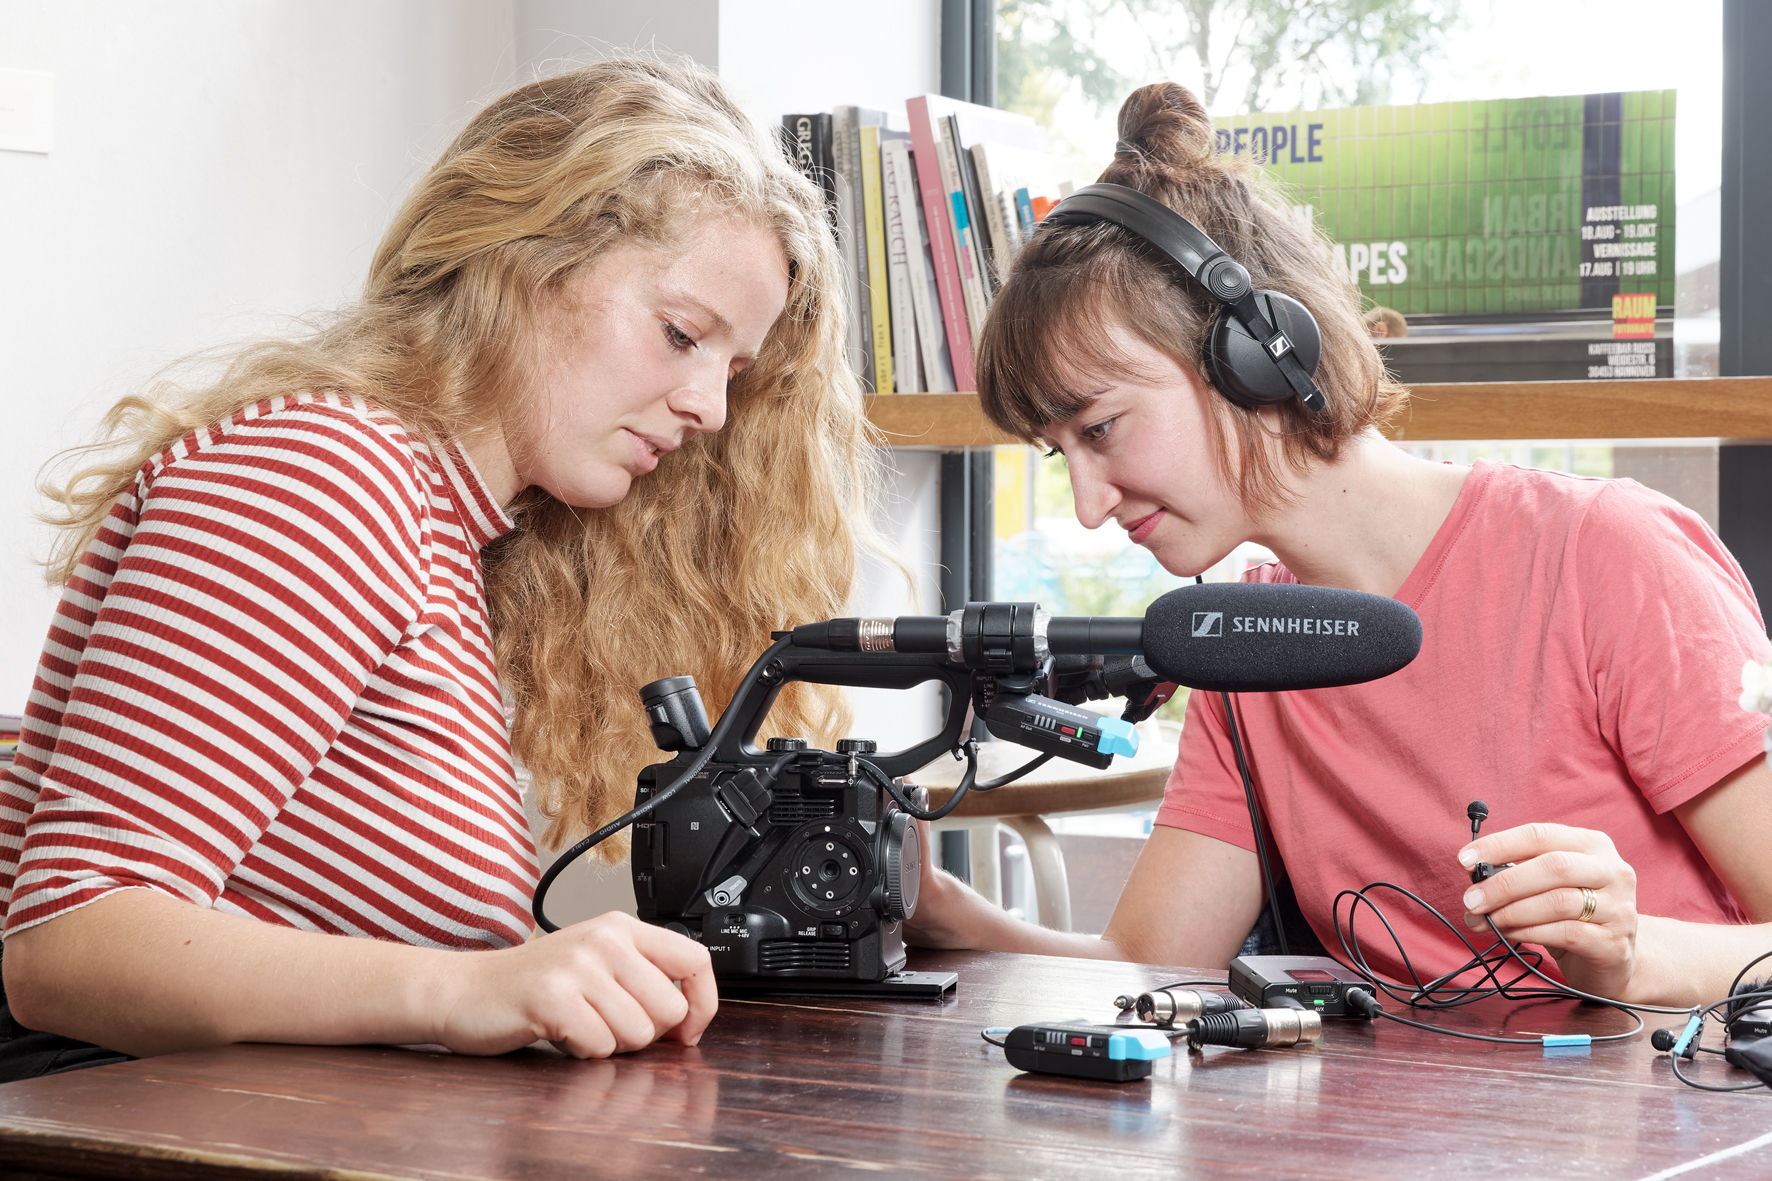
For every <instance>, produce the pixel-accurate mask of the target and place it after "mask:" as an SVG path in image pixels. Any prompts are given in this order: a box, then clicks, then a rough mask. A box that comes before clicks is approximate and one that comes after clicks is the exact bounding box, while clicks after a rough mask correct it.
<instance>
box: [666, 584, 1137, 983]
mask: <svg viewBox="0 0 1772 1181" xmlns="http://www.w3.org/2000/svg"><path fill="white" fill-rule="evenodd" d="M1048 622H1049V621H1048V618H1047V616H1046V614H1045V612H1043V611H1040V610H1039V609H1038V608H1037V607H1036V606H1035V605H1034V604H1032V603H973V604H970V605H968V606H967V607H966V608H965V609H964V610H962V611H956V612H954V613H953V615H951V616H947V617H931V618H923V619H900V620H897V621H890V620H879V621H876V620H830V621H827V622H825V623H820V624H811V625H808V626H805V627H800V628H796V629H794V630H793V631H791V632H786V633H777V634H776V643H775V644H774V646H773V647H771V648H770V649H769V650H768V651H767V652H766V653H765V654H764V655H763V657H762V658H761V659H760V660H759V661H758V662H757V664H756V665H754V666H753V667H752V669H751V672H750V673H749V674H748V675H747V676H746V678H745V680H744V682H743V683H742V684H741V686H740V688H739V690H738V692H737V694H736V695H735V697H734V699H733V701H732V704H731V705H730V706H728V708H727V710H726V712H725V714H724V715H723V717H722V719H721V724H720V727H719V728H718V730H717V731H715V730H710V728H709V726H708V722H707V717H706V714H705V713H704V711H703V708H702V702H701V698H700V695H699V693H698V692H697V691H696V688H695V684H694V681H693V679H692V678H689V677H667V678H665V679H664V680H661V681H655V682H653V683H652V684H650V685H647V686H646V687H645V688H644V689H643V690H642V691H641V696H642V700H643V702H644V706H645V709H646V713H647V718H648V720H649V722H650V723H651V727H652V733H653V737H654V740H655V741H657V742H658V744H659V746H660V748H661V749H663V750H666V751H671V752H676V757H675V758H673V759H672V760H671V761H670V762H667V763H660V764H658V765H656V766H653V767H648V768H646V770H644V771H643V772H641V774H640V779H639V787H638V790H637V792H636V794H635V811H636V812H643V814H644V817H643V818H642V819H639V820H637V821H635V823H634V839H633V852H632V857H631V864H632V872H633V880H634V894H635V899H636V902H637V905H638V912H639V915H640V917H641V918H643V919H645V920H647V921H648V922H652V923H658V924H661V925H664V926H667V927H670V928H672V929H674V930H677V931H680V932H682V933H684V934H686V935H688V936H690V937H691V938H693V939H696V940H698V941H699V942H701V943H702V944H704V945H705V946H706V947H707V948H708V950H709V952H710V953H711V954H712V958H713V964H714V971H715V974H716V975H717V976H718V977H720V979H721V980H722V982H723V983H726V982H734V981H744V980H777V981H795V980H801V981H803V980H808V979H813V980H830V981H864V982H877V981H882V980H885V979H886V978H887V977H888V976H890V975H892V974H893V973H896V972H898V971H899V970H900V969H902V968H903V966H904V963H905V948H904V940H903V937H902V935H901V934H900V924H901V923H902V922H903V921H904V920H905V919H906V918H909V917H910V916H911V915H912V914H913V913H914V912H915V910H916V906H917V885H918V875H919V872H920V870H921V865H922V858H923V856H924V850H923V849H922V848H921V844H920V837H919V834H918V830H917V827H916V825H915V823H914V821H915V820H916V819H933V818H936V817H938V816H939V815H941V814H944V813H945V811H946V809H945V808H944V809H943V810H942V812H930V811H928V810H927V809H926V804H925V799H924V798H923V797H922V794H921V792H920V791H918V790H916V789H912V788H910V787H908V786H907V785H906V784H905V782H904V779H903V776H905V775H908V774H910V773H912V772H915V771H916V770H918V769H919V768H921V767H923V766H925V765H927V764H928V763H929V762H930V761H932V760H933V759H935V758H937V757H939V756H940V755H942V754H943V753H945V752H948V751H957V750H960V749H962V748H963V746H964V744H963V743H962V732H963V730H964V729H965V727H966V723H967V720H968V713H969V712H973V713H976V715H977V716H978V717H979V718H981V719H982V720H983V721H984V723H985V725H986V726H987V728H989V729H990V730H991V732H992V733H993V734H996V735H997V736H999V737H1002V738H1006V739H1009V740H1012V741H1015V742H1018V743H1022V744H1024V745H1027V746H1030V747H1033V748H1034V749H1036V750H1039V751H1042V752H1045V753H1047V754H1048V755H1052V754H1056V755H1061V756H1063V757H1066V758H1070V759H1075V760H1078V761H1081V762H1085V763H1088V764H1090V765H1093V766H1098V767H1105V766H1107V765H1108V763H1109V762H1110V761H1111V759H1112V757H1113V755H1114V754H1116V753H1121V754H1131V753H1133V752H1134V751H1135V750H1136V746H1137V740H1136V736H1135V735H1134V734H1133V731H1132V726H1131V721H1130V720H1126V719H1120V720H1115V719H1110V718H1104V717H1101V716H1100V715H1097V714H1093V713H1090V712H1087V711H1085V710H1080V709H1076V708H1074V707H1073V706H1071V705H1068V704H1066V703H1065V702H1063V701H1060V700H1058V699H1057V698H1056V697H1053V696H1049V695H1048V694H1049V693H1059V694H1062V695H1063V696H1066V697H1070V698H1072V699H1073V700H1084V699H1086V698H1088V697H1089V696H1092V695H1093V696H1105V695H1108V694H1110V693H1112V694H1113V695H1116V696H1120V695H1129V700H1130V699H1136V700H1137V701H1138V702H1139V703H1140V705H1141V706H1148V708H1145V710H1144V712H1145V713H1147V714H1148V712H1149V710H1150V709H1154V708H1155V707H1156V705H1158V704H1161V701H1162V699H1163V698H1165V697H1166V696H1167V692H1166V691H1160V689H1159V687H1160V686H1161V685H1162V682H1161V680H1160V678H1158V677H1157V675H1156V674H1155V673H1153V672H1151V671H1150V669H1149V668H1148V666H1145V665H1144V662H1143V661H1142V660H1140V659H1138V658H1136V657H1135V656H1134V655H1131V654H1123V655H1120V656H1117V657H1111V658H1102V657H1098V656H1097V657H1091V656H1088V655H1072V656H1068V657H1065V658H1064V661H1063V666H1062V668H1060V669H1057V670H1055V667H1054V665H1055V661H1054V656H1053V653H1052V651H1051V648H1050V645H1049V644H1048V642H1047V635H1046V629H1047V625H1048ZM1117 622H1122V623H1126V624H1131V625H1133V626H1134V628H1136V626H1137V624H1138V623H1139V621H1137V620H1125V621H1117ZM895 625H896V626H895ZM893 631H897V632H898V634H897V635H896V636H894V635H893V634H891V633H892V632H893ZM1118 638H1119V641H1120V642H1119V644H1118V646H1120V647H1132V648H1135V647H1136V645H1137V643H1138V635H1137V633H1136V630H1130V631H1125V632H1124V634H1122V635H1120V636H1119V637H1118ZM1072 646H1073V647H1074V646H1075V645H1072ZM931 680H933V681H939V682H941V683H942V684H944V685H945V686H946V687H947V689H948V698H949V701H948V706H949V708H948V714H947V718H946V722H945V724H944V725H943V727H942V729H941V732H940V733H939V734H937V735H936V736H935V737H933V738H930V739H929V740H927V741H925V742H922V743H920V744H918V745H916V746H913V747H910V748H908V749H906V750H902V751H895V752H886V753H882V752H880V751H878V750H877V749H876V745H875V743H873V742H872V741H869V740H866V739H857V738H850V739H844V740H843V741H841V742H839V743H838V744H837V749H836V751H835V752H828V751H822V750H815V749H811V748H810V747H809V746H808V744H807V742H806V741H805V740H804V739H801V738H792V737H777V738H771V739H769V740H768V742H767V743H766V744H765V745H764V746H763V747H761V748H758V747H756V746H754V745H753V740H754V738H755V735H756V732H757V729H758V727H759V726H760V725H761V723H762V721H763V719H764V717H765V715H766V714H767V713H768V711H769V707H770V705H771V703H772V702H773V701H774V699H775V696H776V694H777V693H778V692H779V691H780V690H781V688H782V686H784V685H786V684H788V683H790V682H793V681H806V682H813V683H819V684H836V685H857V686H866V687H872V688H889V689H907V688H910V687H912V686H914V685H917V684H921V683H923V682H926V681H931ZM1163 688H1164V689H1166V688H1167V687H1166V686H1164V687H1163ZM975 773H976V763H974V764H973V767H972V769H971V773H969V774H968V776H967V777H966V779H965V780H963V782H962V786H961V788H960V789H956V794H955V798H954V799H953V800H952V801H951V802H950V805H949V806H950V807H951V804H952V803H957V802H958V799H959V795H960V792H961V791H962V790H963V789H965V788H967V787H971V786H974V785H973V784H972V782H971V781H972V778H973V775H975Z"/></svg>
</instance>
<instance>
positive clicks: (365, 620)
mask: <svg viewBox="0 0 1772 1181" xmlns="http://www.w3.org/2000/svg"><path fill="white" fill-rule="evenodd" d="M833 267H834V260H833V253H832V246H831V240H830V237H829V234H828V231H827V230H826V226H825V222H824V219H823V216H822V211H821V204H820V197H819V195H818V194H817V193H816V192H815V191H814V190H813V188H812V187H811V186H810V185H809V184H807V183H806V182H805V181H803V180H802V179H801V178H800V177H799V176H797V175H796V174H795V173H794V171H793V170H792V168H791V167H789V166H788V165H787V163H786V162H785V161H784V160H783V159H782V158H781V156H780V153H779V152H778V151H776V150H775V149H774V147H773V145H771V144H770V143H769V142H768V141H766V140H764V139H762V138H761V137H760V136H758V135H757V134H756V133H755V132H754V131H753V130H752V128H751V127H750V126H749V124H748V123H747V121H746V120H745V118H744V116H743V115H742V114H741V113H740V112H739V111H738V110H737V109H736V107H734V105H733V104H732V102H731V101H730V99H729V98H728V97H727V96H726V95H725V94H724V93H723V92H722V90H721V88H720V86H719V85H718V83H717V82H716V81H715V80H714V79H713V78H712V77H711V76H710V75H708V74H706V73H705V72H702V71H700V70H699V69H696V68H694V67H689V66H679V65H667V64H660V63H657V62H642V61H612V62H606V63H602V64H599V65H594V66H591V67H588V68H585V69H581V70H578V71H576V72H573V73H568V74H563V75H560V76H557V77H553V78H548V79H545V80H543V81H538V82H535V83H532V84H530V85H527V86H524V87H522V88H520V89H518V90H516V91H514V92H512V93H510V94H508V95H506V96H504V97H503V98H500V99H498V100H497V101H495V102H494V103H492V104H491V105H490V106H489V107H488V108H486V109H485V110H484V111H482V112H481V113H480V114H479V115H478V116H477V117H476V118H475V119H474V120H473V121H472V122H471V123H470V125H469V126H468V127H467V129H466V130H465V131H463V132H462V134H461V135H460V137H459V138H458V139H457V140H456V141H455V143H454V144H453V145H451V146H450V148H449V149H448V150H447V151H446V152H445V153H444V154H443V157H442V159H441V160H440V161H438V163H437V164H436V165H435V166H434V167H433V168H432V169H431V170H430V171H429V172H428V173H427V175H426V176H425V177H424V178H423V179H422V180H421V181H420V182H419V183H418V186H417V188H416V190H415V191H414V192H413V194H412V195H411V196H410V198H409V199H408V200H407V201H406V203H405V205H404V207H403V208H402V209H401V210H400V212H399V214H398V216H397V217H396V218H395V220H394V223H393V226H392V227H391V229H390V230H389V232H388V234H387V237H386V239H385V240H384V242H383V243H382V245H381V247H380V250H379V251H378V253H377V255H376V258H375V261H374V264H373V266H372V269H371V272H370V275H369V279H368V282H367V285H366V287H365V290H364V294H363V298H362V301H361V302H360V303H359V304H358V305H356V306H355V307H352V308H350V309H348V310H347V311H345V312H343V313H342V314H340V315H339V316H338V317H337V319H336V320H335V322H333V323H332V324H331V326H330V327H327V328H325V329H323V330H321V331H319V332H318V333H317V334H316V335H313V336H312V337H310V338H306V339H302V340H297V341H275V342H268V343H264V344H261V345H259V346H257V347H254V348H252V349H249V350H247V351H245V352H243V353H242V354H241V355H240V356H238V357H237V358H236V359H235V360H234V362H233V364H232V365H231V367H230V368H229V369H228V370H227V372H226V373H225V375H224V376H223V377H222V378H221V379H220V380H219V381H217V382H215V383H214V384H213V385H210V386H209V387H208V388H205V389H199V390H195V391H192V392H188V393H185V394H181V395H179V396H177V397H175V398H169V397H166V396H164V392H163V391H156V396H154V397H135V398H129V399H126V400H124V401H123V402H122V403H120V404H119V405H118V407H117V408H116V409H115V411H114V412H113V414H112V416H111V425H112V427H113V428H115V429H114V438H113V440H112V442H111V443H110V444H109V445H108V446H109V447H110V448H111V449H110V450H96V449H95V450H93V451H91V452H88V453H86V454H85V457H86V458H87V459H88V460H90V462H88V463H86V464H85V466H84V467H83V468H82V470H80V471H78V472H77V473H76V474H75V476H74V477H73V478H72V479H71V480H70V481H68V482H67V483H66V484H65V486H63V487H61V488H60V489H59V490H58V494H59V499H60V503H61V505H62V506H63V508H64V512H63V515H62V517H61V518H60V519H61V522H62V524H64V525H65V527H66V528H65V534H64V540H65V544H64V547H63V549H62V550H61V551H60V553H59V554H58V557H57V560H56V561H55V563H54V565H53V576H54V578H55V580H56V581H57V582H59V583H60V584H61V585H62V586H63V587H64V588H65V591H64V596H63V598H62V600H61V605H60V607H59V609H58V611H57V613H56V616H55V620H54V623H53V625H52V629H51V633H50V636H49V640H48V643H47V645H46V647H45V649H44V656H43V662H42V665H41V667H40V670H39V675H38V678H37V681H36V685H35V688H34V691H33V694H32V697H31V701H30V704H29V708H28V713H27V718H26V723H25V728H24V733H23V736H22V739H21V742H20V745H19V751H18V757H17V762H16V763H15V764H14V765H13V766H12V768H11V769H10V770H9V771H8V772H7V774H6V776H5V778H4V780H3V781H0V905H4V907H5V914H6V926H5V943H4V953H5V954H4V961H3V964H0V971H3V978H0V979H3V983H4V989H5V992H4V996H5V1002H6V1005H7V1006H8V1011H5V1012H0V1077H3V1078H17V1077H25V1076H28V1075H30V1074H33V1073H44V1072H47V1071H52V1070H58V1069H66V1068H69V1067H71V1066H78V1065H86V1064H91V1063H94V1062H101V1061H110V1060H115V1059H117V1058H119V1057H122V1056H129V1055H147V1054H158V1053H163V1052H167V1051H172V1050H178V1049H184V1048H192V1047H200V1046H209V1045H217V1044H223V1043H228V1042H235V1041H282V1042H305V1043H353V1042H378V1043H397V1044H421V1043H422V1044H440V1045H443V1046H446V1047H449V1048H451V1049H453V1050H457V1051H460V1052H465V1053H475V1054H491V1053H499V1052H503V1051H506V1050H510V1049H513V1048H517V1047H520V1046H524V1045H527V1044H529V1043H532V1042H535V1041H537V1040H538V1039H539V1040H546V1041H550V1042H552V1043H554V1044H555V1045H556V1046H558V1047H560V1048H561V1049H562V1050H564V1051H566V1052H568V1053H571V1054H574V1055H578V1056H581V1057H594V1056H603V1055H608V1054H611V1053H615V1052H619V1051H626V1050H633V1049H637V1048H639V1047H642V1046H646V1045H648V1044H650V1043H651V1042H653V1041H654V1040H656V1039H659V1038H662V1037H671V1038H674V1039H676V1040H678V1041H681V1042H684V1043H687V1044H694V1043H695V1041H696V1040H697V1039H699V1038H700V1036H701V1035H702V1032H703V1030H704V1029H705V1028H706V1026H707V1024H708V1022H709V1020H710V1019H711V1018H712V1017H713V1015H714V1011H715V1007H716V1003H717V1002H716V996H715V990H714V984H713V981H712V978H711V973H710V971H709V967H708V960H707V955H706V952H705V951H704V949H702V948H701V947H700V945H698V944H696V943H694V942H692V941H690V940H688V939H685V938H682V937H680V936H677V935H675V934H672V933H670V932H667V931H664V930H662V929H657V928H652V927H648V926H645V925H643V924H640V923H638V922H637V921H635V920H632V919H630V918H628V917H626V916H622V915H614V914H611V915H604V916H601V917H598V918H594V919H591V920H589V921H586V922H582V923H578V924H575V925H572V926H570V927H567V928H566V929H564V930H561V931H559V932H557V933H554V934H549V935H545V936H542V937H540V938H537V939H534V940H530V939H529V935H530V929H531V922H530V917H529V909H530V901H531V892H532V890H533V887H534V883H535V877H536V868H537V864H536V863H537V857H536V850H535V848H534V847H533V842H532V840H531V838H530V835H529V829H528V826H527V824H526V821H525V818H524V811H523V804H522V801H521V799H520V798H519V794H518V790H517V787H516V785H515V782H514V776H513V771H512V766H513V761H512V756H513V753H514V755H515V757H516V759H517V761H519V762H520V763H521V764H523V765H525V766H526V767H527V768H528V770H529V771H530V772H531V773H532V774H533V777H534V779H535V781H536V783H537V785H538V789H539V791H540V793H541V801H542V806H543V809H544V812H545V813H546V814H547V815H548V816H549V817H550V818H551V822H552V827H551V830H550V833H549V838H550V841H558V840H560V839H561V838H563V837H565V836H566V835H568V834H569V833H572V832H576V831H578V830H581V829H585V828H587V827H589V826H593V825H596V824H598V823H600V822H602V821H604V820H607V819H609V818H611V817H612V816H613V815H615V814H616V813H618V812H619V811H621V810H623V808H624V807H625V806H626V805H627V804H630V803H631V802H632V796H633V784H634V776H635V772H636V771H637V769H638V768H640V767H641V766H643V765H645V764H646V763H647V762H649V761H653V760H654V759H656V757H657V754H656V751H655V749H654V748H653V746H652V743H651V741H650V739H649V738H648V735H647V730H646V726H645V719H644V717H643V715H642V714H641V711H640V708H639V703H638V695H637V693H636V692H635V691H636V690H637V688H638V687H639V686H640V685H642V684H644V683H645V682H647V681H649V680H652V679H655V678H657V677H661V676H666V675H672V674H678V673H691V674H693V675H695V676H696V677H697V678H698V679H699V680H700V682H701V684H702V686H703V689H704V691H705V692H706V694H707V696H708V698H709V699H710V700H712V701H721V700H724V699H725V697H726V696H728V695H729V694H730V692H731V690H732V688H733V687H734V686H735V685H736V683H737V680H738V678H739V676H740V674H741V673H742V672H743V670H744V668H745V667H746V665H748V663H749V662H750V660H752V659H753V658H754V657H755V654H756V651H757V648H758V645H759V642H760V641H761V640H763V639H766V637H767V635H768V633H769V631H770V630H771V629H772V628H777V627H781V626H783V625H784V624H786V623H788V622H791V621H799V620H806V619H816V618H822V617H825V616H827V615H830V614H833V613H835V612H836V611H837V610H838V608H840V606H841V605H842V602H843V600H844V597H845V595H846V593H847V590H848V586H849V581H850V576H851V572H852V571H851V554H852V548H853V547H852V542H853V541H854V539H855V527H854V525H853V523H854V522H856V521H860V520H863V519H865V515H864V514H865V500H866V496H867V492H868V488H867V481H868V479H869V467H868V464H869V461H870V453H869V451H868V450H867V445H866V440H865V438H864V435H863V431H864V427H863V425H862V418H861V414H860V405H859V392H858V389H857V386H856V384H855V382H854V379H853V378H852V377H851V376H850V375H849V373H848V371H847V370H846V368H845V366H844V365H843V363H842V359H841V350H842V345H841V342H842V338H843V332H842V324H841V323H840V311H839V309H838V306H837V304H836V303H835V301H834V296H833V292H834V291H835V289H836V288H835V284H834V283H833V276H834V271H833ZM784 707H785V708H786V710H787V712H788V714H790V715H793V720H794V721H795V722H797V724H798V725H799V726H800V727H801V728H803V729H805V730H807V731H810V732H822V731H824V730H825V729H826V723H828V722H829V721H830V720H831V719H830V718H829V717H828V711H827V710H826V709H825V708H824V706H823V705H822V703H821V702H820V700H818V699H816V698H814V697H812V696H810V695H807V694H802V695H800V696H796V697H793V698H791V699H789V700H787V701H786V702H784Z"/></svg>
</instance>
